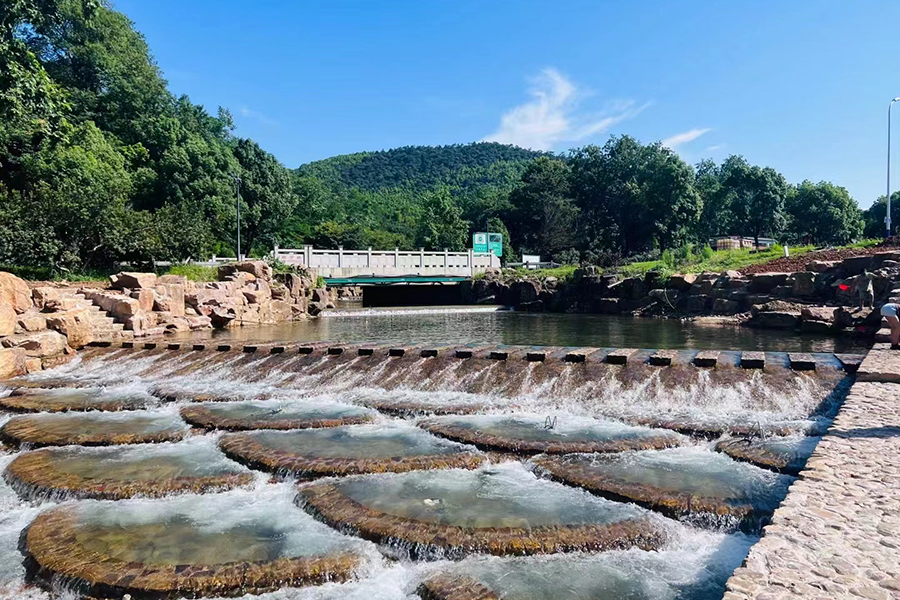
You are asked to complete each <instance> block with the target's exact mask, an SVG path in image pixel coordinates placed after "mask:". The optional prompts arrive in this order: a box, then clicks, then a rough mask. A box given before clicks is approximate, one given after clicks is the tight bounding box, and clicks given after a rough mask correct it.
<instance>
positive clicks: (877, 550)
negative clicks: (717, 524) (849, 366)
mask: <svg viewBox="0 0 900 600" xmlns="http://www.w3.org/2000/svg"><path fill="white" fill-rule="evenodd" d="M860 373H865V375H864V376H863V377H860V379H865V380H866V381H857V382H856V383H855V384H854V385H853V387H852V388H851V390H850V394H849V396H848V397H847V400H846V402H845V403H844V405H843V407H842V408H841V410H840V412H839V413H838V416H837V418H836V419H835V422H834V425H833V426H832V427H831V429H829V431H828V434H827V435H826V436H825V437H824V438H823V439H822V441H821V442H820V443H819V445H818V447H817V448H816V450H815V452H814V453H813V455H812V457H811V458H810V460H809V462H808V463H807V467H806V469H805V470H804V471H803V472H802V473H801V474H800V479H799V480H798V481H797V482H795V483H794V484H793V485H792V486H791V489H790V492H789V493H788V496H787V498H786V499H785V500H784V502H783V503H782V505H781V507H780V508H779V509H778V510H777V511H775V514H774V516H773V518H772V523H771V524H770V525H769V526H767V527H766V528H765V529H764V531H763V538H762V539H761V540H760V541H759V542H758V543H757V544H756V545H754V546H753V548H751V550H750V554H749V556H748V557H747V560H746V561H745V562H744V566H743V567H741V568H739V569H737V570H736V571H735V572H734V575H733V576H732V577H731V579H729V581H728V591H727V592H726V593H725V597H724V600H751V599H752V600H788V599H790V600H799V599H813V598H814V599H825V598H828V599H832V598H837V599H841V598H854V599H858V598H870V599H873V600H895V599H896V600H900V383H887V382H894V381H897V379H896V374H897V373H900V352H896V351H880V352H879V351H877V350H875V351H872V352H870V354H869V356H868V357H867V358H866V360H865V361H863V365H862V366H861V367H860ZM880 374H883V376H881V375H880Z"/></svg>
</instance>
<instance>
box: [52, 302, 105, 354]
mask: <svg viewBox="0 0 900 600" xmlns="http://www.w3.org/2000/svg"><path fill="white" fill-rule="evenodd" d="M47 327H49V328H50V329H54V330H56V331H58V332H59V333H61V334H63V335H64V336H66V338H67V339H68V342H69V346H71V347H72V348H83V347H84V346H87V345H88V344H90V343H91V342H92V341H94V326H93V324H92V323H91V319H90V312H89V311H88V310H85V309H83V310H74V311H70V312H65V313H57V314H54V315H52V316H50V317H48V318H47Z"/></svg>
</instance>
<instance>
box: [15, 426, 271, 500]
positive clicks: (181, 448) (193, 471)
mask: <svg viewBox="0 0 900 600" xmlns="http://www.w3.org/2000/svg"><path fill="white" fill-rule="evenodd" d="M198 440H199V441H200V442H204V441H205V440H201V439H199V438H198ZM3 478H4V479H5V480H6V482H7V483H8V484H9V485H10V486H11V487H12V488H13V489H15V490H16V492H17V493H18V494H19V495H20V496H22V498H24V499H27V500H49V499H54V498H59V497H61V496H62V497H73V498H96V499H100V500H120V499H123V498H131V497H133V496H145V497H149V498H159V497H162V496H168V495H171V494H177V493H185V492H190V493H194V494H201V493H205V492H217V491H223V490H228V489H232V488H235V487H239V486H245V485H249V484H250V483H252V482H253V474H252V473H251V472H250V471H248V470H247V469H245V468H244V467H240V466H238V465H235V464H234V463H233V462H231V461H229V460H227V459H226V458H225V457H224V456H222V454H221V453H220V452H218V451H217V450H216V448H215V446H212V445H210V444H208V443H205V444H201V443H194V442H193V441H191V442H186V443H181V444H158V445H156V444H155V445H152V446H149V447H148V446H143V445H142V446H140V447H133V446H117V447H109V448H86V447H83V446H66V447H59V448H46V449H43V450H35V451H33V452H25V453H23V454H20V455H19V456H17V457H16V458H15V459H14V460H13V461H12V462H11V463H10V464H9V466H7V467H6V470H5V471H4V472H3Z"/></svg>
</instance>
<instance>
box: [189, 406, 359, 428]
mask: <svg viewBox="0 0 900 600" xmlns="http://www.w3.org/2000/svg"><path fill="white" fill-rule="evenodd" d="M180 412H181V418H182V419H184V420H185V421H187V422H188V423H190V424H191V425H195V426H197V427H204V428H206V429H228V430H238V431H239V430H250V429H307V428H316V427H337V426H338V425H353V424H358V423H366V422H368V421H371V420H372V416H373V415H374V414H375V413H373V412H371V411H369V410H366V409H364V408H360V407H358V406H352V405H349V404H337V403H329V404H324V403H323V404H319V403H310V402H299V401H291V402H284V401H280V400H259V401H256V400H249V401H246V402H220V403H203V404H194V405H190V406H185V407H183V408H182V409H181V411H180Z"/></svg>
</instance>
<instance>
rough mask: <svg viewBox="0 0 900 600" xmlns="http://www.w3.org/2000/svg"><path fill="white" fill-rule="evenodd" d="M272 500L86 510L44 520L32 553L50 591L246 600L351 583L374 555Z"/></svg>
mask: <svg viewBox="0 0 900 600" xmlns="http://www.w3.org/2000/svg"><path fill="white" fill-rule="evenodd" d="M270 496H272V494H271V493H265V492H261V493H260V492H256V493H249V492H248V493H244V494H238V495H232V494H217V495H213V496H209V495H207V496H184V497H181V498H173V499H169V500H167V501H166V502H164V503H158V502H156V503H154V504H153V505H152V506H151V505H150V504H149V503H148V502H146V501H140V500H137V501H133V502H128V503H119V502H116V503H112V502H82V503H78V504H75V505H66V506H62V507H59V508H54V509H50V510H47V511H44V512H42V513H41V514H39V515H38V516H37V517H36V518H35V520H34V521H33V522H32V523H31V525H30V526H29V527H28V529H27V534H26V535H25V536H24V543H23V552H24V553H25V554H26V557H27V560H29V561H33V562H34V563H35V564H36V566H37V569H36V572H37V577H38V578H40V579H39V581H40V582H41V583H42V584H43V585H44V586H45V587H48V588H49V587H51V585H53V583H54V582H56V581H58V580H75V581H78V582H79V583H80V584H81V585H80V586H79V592H80V593H83V594H85V595H86V596H92V597H94V596H95V597H108V594H109V590H115V593H116V594H117V595H118V596H121V595H124V594H130V595H132V596H133V597H135V598H150V597H153V598H180V597H192V598H196V597H199V596H217V597H219V596H238V595H243V594H253V593H262V592H266V591H270V590H273V589H278V588H281V587H284V586H288V587H297V586H302V585H310V584H319V583H324V582H326V581H344V580H346V579H349V578H350V577H351V576H352V574H353V573H354V571H356V570H357V569H358V568H359V567H361V566H362V563H363V560H362V556H363V553H364V552H366V550H365V548H364V547H363V546H362V545H361V543H360V542H359V541H358V540H354V539H352V538H350V537H348V536H342V535H340V534H338V533H337V532H334V531H331V530H329V529H328V528H327V527H326V526H324V525H322V524H321V523H316V522H315V521H314V520H312V519H310V518H309V516H308V515H306V514H304V513H303V512H302V511H298V510H296V508H294V507H292V506H291V504H290V499H289V498H288V497H287V496H285V495H284V494H282V496H284V497H283V498H275V499H273V498H271V497H270Z"/></svg>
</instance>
